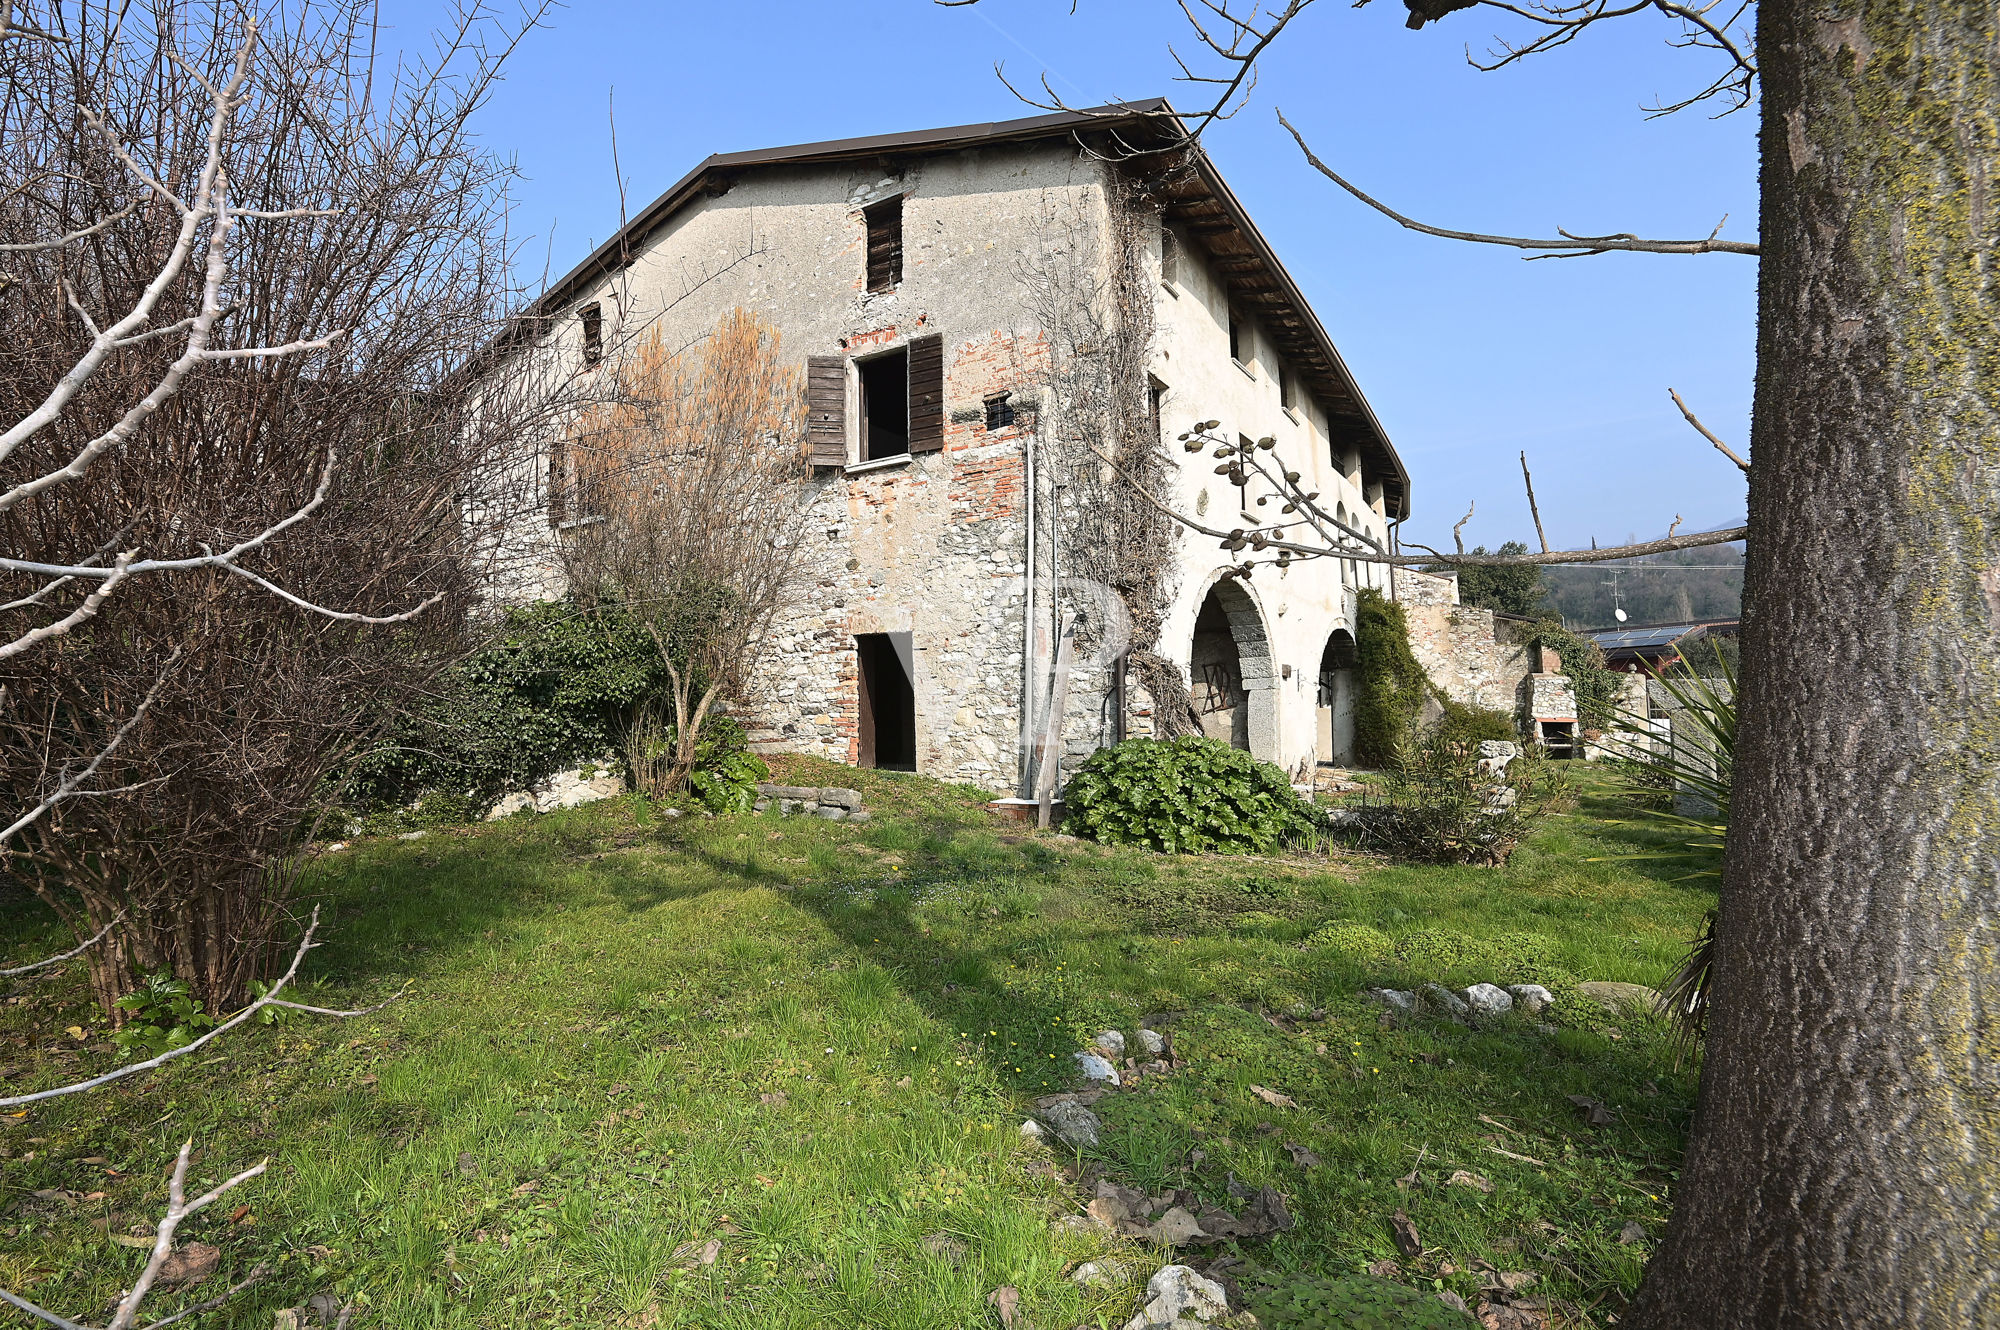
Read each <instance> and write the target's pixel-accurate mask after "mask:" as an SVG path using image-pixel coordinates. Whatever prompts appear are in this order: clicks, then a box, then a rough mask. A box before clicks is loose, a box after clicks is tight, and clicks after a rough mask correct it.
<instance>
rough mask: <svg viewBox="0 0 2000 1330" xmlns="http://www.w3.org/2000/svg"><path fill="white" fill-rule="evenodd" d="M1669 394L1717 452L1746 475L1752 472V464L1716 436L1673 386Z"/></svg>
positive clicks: (1689, 422)
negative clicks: (1689, 407)
mask: <svg viewBox="0 0 2000 1330" xmlns="http://www.w3.org/2000/svg"><path fill="white" fill-rule="evenodd" d="M1667 396H1669V397H1671V398H1673V399H1674V405H1675V406H1677V407H1679V408H1680V409H1681V414H1682V415H1683V416H1686V417H1687V423H1688V424H1690V425H1692V426H1694V427H1695V431H1696V432H1697V433H1699V434H1700V435H1701V437H1702V438H1704V439H1707V440H1708V441H1709V442H1710V443H1712V444H1714V445H1715V449H1716V451H1717V452H1719V453H1721V454H1722V455H1723V456H1724V457H1727V458H1728V459H1729V460H1730V461H1732V462H1734V463H1736V465H1737V466H1738V467H1739V468H1740V469H1741V470H1742V472H1743V474H1744V475H1746V476H1747V475H1749V474H1750V464H1749V463H1748V462H1746V461H1744V460H1743V459H1742V458H1741V457H1739V456H1738V455H1737V453H1736V450H1735V449H1734V448H1731V447H1730V446H1729V445H1728V444H1726V443H1724V442H1723V441H1722V440H1721V439H1718V438H1716V437H1715V435H1714V433H1713V432H1712V431H1710V429H1709V428H1708V426H1706V425H1704V424H1702V423H1701V421H1700V420H1699V419H1697V418H1696V416H1695V414H1694V412H1692V411H1690V410H1689V409H1688V404H1687V403H1686V402H1683V401H1682V400H1681V395H1680V394H1679V393H1677V392H1675V391H1674V390H1673V389H1672V388H1669V389H1667Z"/></svg>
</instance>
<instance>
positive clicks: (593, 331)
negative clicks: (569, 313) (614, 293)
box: [577, 303, 604, 365]
mask: <svg viewBox="0 0 2000 1330" xmlns="http://www.w3.org/2000/svg"><path fill="white" fill-rule="evenodd" d="M577 317H578V319H579V320H580V321H581V322H582V324H583V363H584V364H586V365H595V364H598V363H599V362H600V361H602V360H603V359H604V306H602V305H599V304H594V303H593V304H589V305H585V306H584V307H583V309H582V310H581V311H579V313H578V315H577Z"/></svg>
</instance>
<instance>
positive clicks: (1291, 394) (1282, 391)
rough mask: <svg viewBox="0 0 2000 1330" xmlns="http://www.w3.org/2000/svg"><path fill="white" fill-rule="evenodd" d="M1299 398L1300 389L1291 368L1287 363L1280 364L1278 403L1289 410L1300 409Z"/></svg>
mask: <svg viewBox="0 0 2000 1330" xmlns="http://www.w3.org/2000/svg"><path fill="white" fill-rule="evenodd" d="M1297 398H1298V391H1297V386H1296V385H1295V384H1294V383H1293V382H1292V371H1291V368H1290V367H1289V366H1286V365H1280V366H1278V405H1279V406H1282V407H1284V408H1285V410H1287V411H1295V410H1297V409H1298V401H1297Z"/></svg>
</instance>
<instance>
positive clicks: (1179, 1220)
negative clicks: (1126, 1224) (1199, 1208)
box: [1152, 1205, 1208, 1247]
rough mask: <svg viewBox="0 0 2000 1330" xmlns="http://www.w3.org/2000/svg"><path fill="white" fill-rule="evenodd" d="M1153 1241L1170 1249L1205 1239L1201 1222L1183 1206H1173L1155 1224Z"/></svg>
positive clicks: (1205, 1235) (1205, 1234)
mask: <svg viewBox="0 0 2000 1330" xmlns="http://www.w3.org/2000/svg"><path fill="white" fill-rule="evenodd" d="M1152 1236H1153V1239H1154V1241H1156V1242H1163V1243H1165V1244H1166V1245H1167V1246H1169V1247H1185V1246H1187V1245H1188V1244H1189V1243H1190V1242H1192V1241H1194V1240H1195V1239H1196V1238H1205V1237H1207V1236H1208V1234H1207V1233H1205V1232H1203V1231H1202V1227H1201V1221H1200V1220H1199V1219H1196V1218H1195V1217H1194V1216H1193V1215H1192V1214H1190V1213H1189V1212H1188V1211H1187V1210H1186V1209H1185V1208H1184V1207H1182V1206H1178V1205H1176V1206H1173V1207H1172V1208H1170V1209H1169V1210H1168V1211H1167V1212H1166V1213H1165V1214H1163V1215H1161V1216H1160V1217H1159V1219H1158V1220H1157V1221H1156V1222H1155V1223H1154V1224H1153V1233H1152Z"/></svg>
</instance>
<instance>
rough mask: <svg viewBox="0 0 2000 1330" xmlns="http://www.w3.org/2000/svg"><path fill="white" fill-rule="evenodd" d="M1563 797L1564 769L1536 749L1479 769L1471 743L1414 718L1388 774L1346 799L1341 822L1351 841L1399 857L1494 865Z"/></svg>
mask: <svg viewBox="0 0 2000 1330" xmlns="http://www.w3.org/2000/svg"><path fill="white" fill-rule="evenodd" d="M1569 800H1570V793H1569V783H1568V776H1567V774H1566V773H1565V772H1564V771H1563V769H1562V768H1561V767H1560V766H1558V765H1557V764H1555V763H1552V762H1550V761H1548V760H1547V759H1546V758H1544V757H1543V756H1542V755H1541V753H1540V751H1539V750H1538V749H1530V750H1528V751H1527V752H1526V753H1524V754H1522V755H1521V756H1519V757H1517V758H1515V759H1514V760H1513V761H1511V762H1509V763H1508V764H1507V766H1506V768H1505V770H1504V771H1502V772H1500V773H1498V774H1492V773H1487V772H1483V771H1481V770H1480V769H1479V759H1478V757H1477V755H1476V751H1475V750H1471V749H1468V748H1467V747H1466V746H1465V745H1464V744H1461V743H1458V742H1455V741H1454V740H1452V739H1451V738H1450V737H1449V736H1447V735H1445V734H1444V733H1443V732H1442V731H1438V730H1433V731H1432V732H1430V733H1428V734H1425V733H1422V732H1421V731H1419V730H1418V729H1417V728H1416V727H1415V725H1414V724H1413V725H1412V726H1411V728H1410V729H1409V731H1408V732H1406V734H1405V737H1404V741H1403V743H1402V744H1401V745H1400V746H1399V747H1398V749H1397V752H1396V763H1395V766H1394V767H1393V768H1392V769H1391V770H1390V772H1389V774H1388V778H1387V779H1386V780H1384V781H1383V782H1382V784H1381V785H1380V786H1379V787H1378V790H1377V791H1371V792H1369V793H1368V794H1365V795H1364V796H1363V797H1362V800H1361V802H1360V803H1359V804H1357V805H1354V806H1353V807H1352V810H1351V812H1350V813H1349V815H1348V820H1347V822H1346V823H1345V825H1346V827H1347V828H1348V830H1349V833H1350V835H1351V836H1352V837H1353V838H1354V839H1355V841H1356V842H1357V843H1358V844H1360V845H1362V846H1366V847H1369V848H1374V849H1379V850H1382V851H1384V852H1386V853H1389V854H1392V855H1395V856H1397V857H1398V858H1403V859H1413V860H1417V861H1420V862H1424V863H1437V864H1483V865H1487V866H1489V867H1497V866H1499V865H1500V864H1503V863H1505V862H1507V856H1509V855H1510V854H1512V853H1513V852H1514V847H1515V846H1516V845H1517V844H1519V843H1520V840H1521V838H1522V837H1523V836H1525V835H1527V834H1528V831H1529V829H1530V828H1532V827H1533V826H1534V824H1535V823H1536V822H1537V821H1539V820H1540V819H1541V818H1542V816H1543V815H1544V814H1546V813H1548V812H1551V811H1553V810H1555V809H1557V808H1560V807H1564V806H1566V805H1567V803H1568V802H1569Z"/></svg>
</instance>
